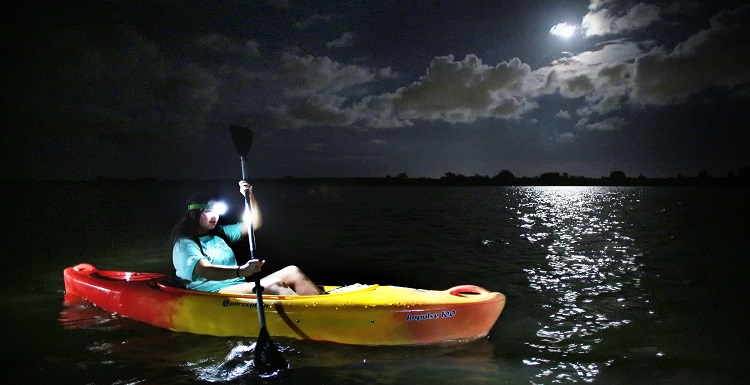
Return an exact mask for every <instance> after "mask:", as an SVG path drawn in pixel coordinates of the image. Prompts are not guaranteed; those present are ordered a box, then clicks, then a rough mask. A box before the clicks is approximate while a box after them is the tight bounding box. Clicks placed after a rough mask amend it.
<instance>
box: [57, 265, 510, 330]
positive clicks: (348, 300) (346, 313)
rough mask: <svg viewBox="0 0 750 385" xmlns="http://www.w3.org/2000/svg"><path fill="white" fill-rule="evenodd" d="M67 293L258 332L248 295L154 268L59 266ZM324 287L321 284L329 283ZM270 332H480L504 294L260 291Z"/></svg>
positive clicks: (140, 314) (198, 324)
mask: <svg viewBox="0 0 750 385" xmlns="http://www.w3.org/2000/svg"><path fill="white" fill-rule="evenodd" d="M64 279H65V290H66V293H67V295H74V296H77V297H80V298H83V299H85V300H87V301H89V302H91V303H92V304H94V305H96V306H97V307H99V308H102V309H104V310H106V311H109V312H113V313H116V314H118V315H121V316H124V317H128V318H131V319H134V320H138V321H141V322H145V323H148V324H151V325H154V326H158V327H162V328H166V329H169V330H173V331H176V332H189V333H196V334H206V335H214V336H244V337H257V336H258V333H259V331H260V330H259V326H258V317H257V309H256V307H257V304H256V297H255V295H237V294H218V293H206V292H201V291H195V290H186V289H179V288H175V287H171V286H167V285H165V284H164V283H163V281H164V280H165V279H166V276H165V275H164V274H160V273H142V272H126V271H114V270H99V269H97V268H96V267H94V266H92V265H90V264H79V265H76V266H73V267H69V268H66V269H65V271H64ZM334 288H335V286H334V287H331V286H327V287H326V290H330V289H334ZM263 307H264V308H265V310H264V311H265V317H266V328H267V330H268V332H269V334H270V335H271V336H276V337H289V338H295V339H309V340H318V341H331V342H337V343H344V344H356V345H421V344H432V343H442V342H452V341H470V340H474V339H478V338H482V337H484V336H486V335H487V334H488V333H489V331H490V329H491V328H492V326H493V325H494V324H495V322H496V321H497V319H498V317H499V316H500V313H501V312H502V310H503V308H504V307H505V296H504V295H503V294H501V293H497V292H490V291H488V290H485V289H483V288H481V287H478V286H473V285H461V286H456V287H453V288H450V289H448V290H442V291H437V290H420V289H410V288H405V287H396V286H380V285H356V286H352V287H347V288H343V289H339V290H332V292H331V293H330V294H323V295H315V296H274V295H264V296H263Z"/></svg>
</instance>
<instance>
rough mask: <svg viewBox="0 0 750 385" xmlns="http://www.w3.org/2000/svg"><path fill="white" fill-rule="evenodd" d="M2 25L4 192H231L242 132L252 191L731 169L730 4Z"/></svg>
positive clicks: (64, 6)
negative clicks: (342, 181) (295, 180)
mask: <svg viewBox="0 0 750 385" xmlns="http://www.w3.org/2000/svg"><path fill="white" fill-rule="evenodd" d="M12 9H13V10H11V9H10V8H9V9H8V10H6V11H5V12H4V16H3V27H2V28H3V29H2V30H3V33H2V44H3V55H2V67H1V68H2V71H1V72H2V76H3V87H2V91H0V95H1V97H2V103H3V118H2V121H1V123H2V129H3V132H4V135H3V141H2V149H1V152H2V173H1V174H0V177H3V178H38V179H91V178H95V177H97V176H104V177H112V178H157V179H179V178H207V179H208V178H211V179H212V178H233V177H237V176H238V173H239V160H238V157H237V155H236V153H235V152H234V149H233V146H232V144H231V141H230V137H229V131H228V127H229V124H230V123H233V124H240V125H246V126H248V127H251V128H252V129H253V131H254V132H255V137H256V139H255V143H254V145H253V149H252V151H251V152H250V157H249V161H250V165H251V170H250V171H251V174H252V175H253V176H254V177H281V176H285V175H290V176H295V177H311V176H338V177H353V176H386V175H394V176H395V175H397V174H400V173H406V174H407V175H408V176H410V177H421V176H426V177H440V176H442V175H444V174H445V173H446V172H452V173H456V174H464V175H475V174H479V175H489V176H493V175H495V174H497V173H499V172H500V171H501V170H510V171H511V172H513V173H514V174H515V175H516V176H537V175H539V174H541V173H543V172H551V171H555V172H567V173H568V174H571V175H582V176H588V177H599V176H607V175H609V173H610V172H611V171H614V170H619V171H624V172H625V173H626V175H628V176H638V175H645V176H647V177H668V176H676V175H678V174H683V175H686V176H695V175H697V174H698V173H699V172H700V171H703V170H706V171H708V172H709V174H710V175H713V176H725V175H727V173H728V172H736V171H737V169H738V168H740V167H743V166H748V165H750V87H749V86H750V33H748V31H750V5H746V4H745V1H711V2H708V1H691V0H687V1H675V2H672V1H644V2H638V1H621V0H591V1H573V0H559V1H551V0H550V1H520V0H519V1H497V0H491V1H490V0H476V1H457V0H456V1H439V0H433V1H416V0H415V1H404V0H373V1H351V0H342V1H338V0H326V1H301V0H300V1H295V0H265V1H264V0H252V1H251V0H247V1H202V0H201V1H198V0H191V1H167V0H161V1H155V0H152V1H61V2H48V1H29V2H23V3H19V4H18V5H16V6H15V7H14V8H12ZM563 23H565V24H563ZM566 27H567V28H566ZM566 31H567V32H569V33H570V34H571V35H569V36H564V32H566Z"/></svg>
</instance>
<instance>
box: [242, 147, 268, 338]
mask: <svg viewBox="0 0 750 385" xmlns="http://www.w3.org/2000/svg"><path fill="white" fill-rule="evenodd" d="M240 162H242V179H243V180H247V178H248V175H249V174H248V172H247V158H246V156H244V155H240ZM244 195H245V210H246V211H247V212H248V214H250V215H248V218H252V214H253V205H252V203H251V202H250V194H249V193H245V194H244ZM246 225H247V237H248V241H249V242H250V259H255V232H254V231H253V222H252V219H250V223H247V224H246ZM253 277H255V298H256V299H257V301H256V302H257V305H258V324H259V325H260V329H261V330H263V329H265V328H266V313H265V309H264V308H263V286H261V285H260V273H255V274H253Z"/></svg>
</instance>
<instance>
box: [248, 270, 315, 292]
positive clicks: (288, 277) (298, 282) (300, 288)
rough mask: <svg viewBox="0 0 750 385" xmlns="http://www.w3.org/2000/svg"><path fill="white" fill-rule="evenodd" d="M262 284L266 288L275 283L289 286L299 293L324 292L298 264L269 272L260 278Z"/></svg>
mask: <svg viewBox="0 0 750 385" xmlns="http://www.w3.org/2000/svg"><path fill="white" fill-rule="evenodd" d="M260 284H261V285H263V287H264V288H266V287H270V286H271V285H273V284H276V286H280V287H283V286H287V287H289V288H291V289H292V290H294V292H295V293H297V294H299V295H318V294H322V293H323V291H322V290H320V288H319V287H318V286H317V285H315V283H314V282H313V281H311V280H310V278H308V277H307V275H305V273H303V272H302V270H300V269H299V268H298V267H297V266H294V265H291V266H287V267H285V268H283V269H281V270H279V271H276V272H274V273H271V274H269V275H268V276H267V277H265V278H263V279H261V280H260Z"/></svg>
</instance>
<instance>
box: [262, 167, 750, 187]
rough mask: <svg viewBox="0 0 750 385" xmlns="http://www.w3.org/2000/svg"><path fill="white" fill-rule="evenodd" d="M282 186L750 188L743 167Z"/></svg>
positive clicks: (293, 180) (304, 180) (286, 181)
mask: <svg viewBox="0 0 750 385" xmlns="http://www.w3.org/2000/svg"><path fill="white" fill-rule="evenodd" d="M276 182H277V183H280V184H318V183H328V184H346V185H378V186H381V185H406V186H710V185H724V186H750V166H749V167H742V168H740V169H739V170H738V173H737V174H736V175H735V174H734V173H732V172H730V173H728V174H727V176H725V177H712V176H710V175H709V174H708V172H707V171H701V172H700V173H699V174H698V176H696V177H688V176H683V175H677V176H676V177H672V178H647V177H645V176H643V175H639V176H638V177H635V178H633V177H628V176H627V175H625V173H624V172H623V171H612V172H611V173H610V174H609V176H608V177H601V178H589V177H584V176H572V175H568V173H565V172H564V173H558V172H545V173H543V174H541V175H539V176H536V177H520V178H519V177H516V176H515V175H513V173H512V172H510V171H508V170H502V171H500V172H499V173H498V174H497V175H495V176H492V177H490V176H487V175H479V174H474V175H473V176H466V175H461V174H454V173H452V172H446V173H445V175H443V176H442V177H440V178H426V177H418V178H410V177H409V176H408V175H407V174H406V173H400V174H398V175H396V176H391V175H387V176H385V177H382V178H373V177H371V178H294V177H291V176H285V177H283V178H281V179H279V180H277V181H276Z"/></svg>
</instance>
